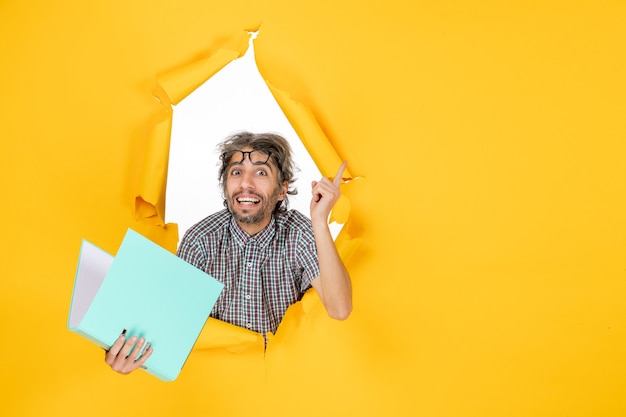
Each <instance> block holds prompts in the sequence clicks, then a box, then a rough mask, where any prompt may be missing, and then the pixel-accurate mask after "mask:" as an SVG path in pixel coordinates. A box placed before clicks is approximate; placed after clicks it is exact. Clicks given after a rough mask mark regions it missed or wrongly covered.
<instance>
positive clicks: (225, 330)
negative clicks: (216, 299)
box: [193, 317, 265, 353]
mask: <svg viewBox="0 0 626 417" xmlns="http://www.w3.org/2000/svg"><path fill="white" fill-rule="evenodd" d="M254 347H256V348H259V349H261V350H263V349H264V347H265V339H264V338H263V335H262V334H260V333H256V332H253V331H250V330H247V329H244V328H242V327H239V326H235V325H234V324H230V323H226V322H225V321H221V320H217V319H215V318H213V317H209V319H208V320H207V322H206V323H205V325H204V328H203V329H202V332H200V335H199V336H198V339H197V340H196V343H195V345H194V347H193V350H194V351H201V350H211V349H226V350H227V351H229V352H232V353H238V352H241V351H244V350H248V349H250V348H254Z"/></svg>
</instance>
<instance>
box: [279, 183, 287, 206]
mask: <svg viewBox="0 0 626 417" xmlns="http://www.w3.org/2000/svg"><path fill="white" fill-rule="evenodd" d="M288 190H289V181H283V184H282V185H281V186H280V194H278V201H283V200H284V199H285V197H287V191H288Z"/></svg>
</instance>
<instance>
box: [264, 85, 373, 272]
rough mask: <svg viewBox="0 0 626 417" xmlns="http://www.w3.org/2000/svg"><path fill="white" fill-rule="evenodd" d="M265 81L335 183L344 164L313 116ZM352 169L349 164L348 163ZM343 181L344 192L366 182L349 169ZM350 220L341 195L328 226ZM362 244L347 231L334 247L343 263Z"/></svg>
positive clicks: (313, 156) (324, 171)
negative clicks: (359, 182) (355, 184)
mask: <svg viewBox="0 0 626 417" xmlns="http://www.w3.org/2000/svg"><path fill="white" fill-rule="evenodd" d="M264 79H265V83H266V84H267V86H268V88H269V89H270V91H271V93H272V95H273V96H274V98H275V99H276V102H277V103H278V105H279V106H280V108H281V109H282V111H283V113H284V114H285V116H286V117H287V120H289V123H291V126H292V127H293V129H294V130H295V131H296V133H297V134H298V137H299V138H300V140H301V141H302V143H303V144H304V147H305V148H306V150H307V152H308V153H309V155H311V158H312V159H313V161H314V162H315V164H316V165H317V167H318V168H319V170H320V172H321V173H322V175H323V176H325V177H328V178H331V179H332V178H333V177H334V176H335V174H336V173H337V169H338V168H339V166H341V164H342V163H343V161H342V159H341V158H340V157H339V154H338V153H337V151H336V150H335V148H334V147H333V145H332V144H331V143H330V141H329V140H328V138H327V137H326V134H325V133H324V131H323V130H322V127H321V126H320V125H319V123H318V122H317V119H316V118H315V115H314V114H313V112H311V111H310V110H309V109H308V108H307V107H306V106H304V105H303V104H302V103H300V102H298V101H296V100H294V99H292V98H291V95H290V94H289V93H288V92H286V91H283V90H280V89H278V88H276V87H275V86H274V85H273V84H272V83H271V82H270V81H268V80H267V79H266V78H264ZM349 165H350V162H349V161H348V166H349ZM342 177H343V178H344V180H342V184H341V187H342V188H344V187H349V186H350V182H352V181H357V180H358V181H363V178H360V177H355V178H353V177H352V174H351V173H350V170H349V168H348V167H346V169H345V171H344V172H343V175H342ZM349 217H350V201H349V199H348V198H347V197H346V196H345V195H342V196H341V198H340V199H339V200H338V201H337V203H336V204H335V207H334V208H333V210H332V212H331V214H330V219H329V222H336V223H338V224H346V223H347V222H348V219H349ZM360 243H361V239H360V238H352V237H351V236H350V235H349V233H348V232H347V231H346V228H345V227H344V228H343V229H342V230H341V232H340V233H339V235H338V236H337V238H336V239H335V246H336V248H337V252H338V253H339V256H340V257H341V259H342V260H343V261H344V263H345V262H346V261H347V260H348V258H349V257H350V256H351V255H352V254H353V253H354V252H355V251H356V249H357V248H358V246H359V245H360Z"/></svg>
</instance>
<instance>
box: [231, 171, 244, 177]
mask: <svg viewBox="0 0 626 417" xmlns="http://www.w3.org/2000/svg"><path fill="white" fill-rule="evenodd" d="M240 174H241V170H239V169H232V170H231V171H230V174H229V175H230V176H231V177H234V176H237V175H240Z"/></svg>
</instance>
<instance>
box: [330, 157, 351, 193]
mask: <svg viewBox="0 0 626 417" xmlns="http://www.w3.org/2000/svg"><path fill="white" fill-rule="evenodd" d="M346 166H348V161H343V164H341V166H340V167H339V170H338V171H337V174H336V175H335V179H334V180H333V184H335V185H336V186H337V187H339V185H340V184H341V176H342V175H343V171H345V169H346Z"/></svg>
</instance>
